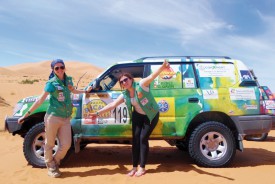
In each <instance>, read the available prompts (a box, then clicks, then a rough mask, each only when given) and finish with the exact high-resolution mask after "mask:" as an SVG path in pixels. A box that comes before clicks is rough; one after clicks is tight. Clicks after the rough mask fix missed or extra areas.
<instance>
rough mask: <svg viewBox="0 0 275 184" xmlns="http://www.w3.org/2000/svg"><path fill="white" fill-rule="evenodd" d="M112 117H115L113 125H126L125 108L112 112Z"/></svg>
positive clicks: (126, 115)
mask: <svg viewBox="0 0 275 184" xmlns="http://www.w3.org/2000/svg"><path fill="white" fill-rule="evenodd" d="M113 115H114V117H115V123H116V122H118V123H127V118H128V112H127V107H126V106H124V107H123V106H122V107H121V106H120V107H117V108H115V109H114V110H113Z"/></svg>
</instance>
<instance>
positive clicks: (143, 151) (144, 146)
mask: <svg viewBox="0 0 275 184" xmlns="http://www.w3.org/2000/svg"><path fill="white" fill-rule="evenodd" d="M166 68H170V65H169V63H168V62H167V61H165V62H164V63H163V64H162V66H161V67H160V68H158V69H157V70H156V71H155V72H153V73H152V74H151V75H149V76H148V77H146V78H144V79H142V80H140V82H139V83H136V82H135V81H134V79H133V77H132V76H131V75H130V74H128V73H125V74H122V75H121V76H120V77H119V82H120V85H121V87H122V88H123V89H125V91H123V93H122V94H121V95H120V96H119V97H118V98H117V99H116V100H115V101H113V102H112V103H110V104H108V105H106V106H105V107H104V108H102V109H100V110H99V111H97V112H96V113H92V114H91V115H92V116H95V115H97V116H100V115H101V114H103V113H105V112H107V111H110V110H113V109H114V108H115V107H117V106H118V105H119V104H121V103H123V102H125V104H126V106H127V108H128V111H129V113H130V116H131V119H132V136H133V137H132V140H133V143H132V159H133V168H132V169H131V171H130V172H129V173H128V176H142V175H144V174H145V165H146V162H147V156H148V152H149V136H150V134H151V133H152V131H153V129H154V128H155V126H156V124H157V122H158V119H159V108H158V104H157V103H156V101H155V99H154V97H153V95H152V93H151V92H150V90H149V85H150V83H151V82H152V81H153V80H154V79H155V78H156V77H157V76H158V75H159V74H160V73H161V72H162V71H163V70H164V69H166ZM132 107H134V108H132ZM132 109H134V110H133V111H132ZM139 162H140V168H139V169H138V168H137V167H138V163H139Z"/></svg>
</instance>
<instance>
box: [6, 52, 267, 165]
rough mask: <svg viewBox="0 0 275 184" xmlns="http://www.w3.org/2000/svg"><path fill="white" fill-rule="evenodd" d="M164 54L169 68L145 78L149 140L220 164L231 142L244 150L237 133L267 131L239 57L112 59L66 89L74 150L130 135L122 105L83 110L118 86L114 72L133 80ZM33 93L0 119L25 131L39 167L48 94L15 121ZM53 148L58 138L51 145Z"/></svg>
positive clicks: (28, 153) (112, 95) (232, 148)
mask: <svg viewBox="0 0 275 184" xmlns="http://www.w3.org/2000/svg"><path fill="white" fill-rule="evenodd" d="M164 60H168V61H169V63H170V69H168V70H165V71H163V72H162V73H161V74H160V75H159V76H158V77H157V78H156V79H155V80H154V82H152V83H151V85H150V89H151V91H152V93H153V95H154V97H155V99H156V101H157V102H158V104H159V111H160V119H159V122H158V124H157V126H156V128H155V129H154V131H153V133H152V135H151V137H150V139H157V140H166V141H167V142H168V143H169V144H170V145H174V146H176V147H177V148H179V149H181V150H186V151H188V153H189V155H190V156H191V158H193V159H194V161H195V162H196V163H197V164H198V165H201V166H205V167H223V166H226V165H228V164H229V163H230V162H231V161H232V159H233V158H234V155H235V152H236V149H238V150H243V144H242V140H243V138H244V136H246V135H250V134H263V133H268V132H269V131H270V129H271V117H270V116H268V115H264V114H262V113H261V109H260V108H261V104H260V96H261V95H260V93H261V92H260V89H259V88H258V87H257V84H256V82H255V80H254V78H253V77H252V75H251V73H250V71H249V70H248V68H247V67H246V66H245V65H244V64H243V63H242V62H241V61H239V60H234V59H231V58H229V57H209V56H208V57H194V56H177V57H147V58H141V59H137V60H134V61H127V62H119V63H116V64H114V65H113V66H111V67H109V68H108V69H107V70H106V71H104V72H103V73H102V74H100V75H99V76H98V77H97V78H96V79H95V80H94V81H92V82H91V83H90V84H89V85H93V86H94V89H97V90H94V91H91V93H90V94H83V95H82V94H79V95H72V103H73V104H72V105H73V113H72V119H71V126H72V135H73V143H72V145H73V147H74V149H75V151H76V152H78V151H79V150H80V148H81V147H84V146H85V145H86V144H88V143H109V142H115V141H116V142H119V143H125V142H129V141H131V137H132V135H131V119H130V116H129V112H128V110H127V108H126V105H125V104H121V105H119V106H118V107H116V108H115V109H114V110H112V111H111V112H108V113H105V114H104V115H103V116H102V117H91V116H89V114H90V113H92V112H96V111H97V110H98V109H101V108H102V107H104V106H105V105H106V104H108V103H110V102H112V101H113V100H114V99H116V98H117V97H118V96H119V95H120V94H121V93H122V90H121V88H120V86H119V84H118V76H119V75H120V74H121V73H124V72H128V73H131V74H132V75H133V76H134V78H135V80H136V81H139V80H140V79H141V78H144V77H146V76H148V75H150V74H151V73H152V72H153V71H154V70H156V69H157V68H158V67H159V66H160V65H161V64H162V63H163V61H164ZM36 100H37V96H32V97H27V98H24V99H22V100H20V101H19V102H18V104H17V106H16V108H15V111H14V112H15V113H14V114H13V116H12V117H7V118H6V120H5V125H6V129H7V130H8V131H9V132H10V133H12V134H13V135H15V134H19V135H21V136H22V137H24V143H23V144H24V145H23V151H24V155H25V158H26V160H27V161H28V162H29V164H31V165H33V166H35V167H45V163H44V158H43V154H44V153H43V149H44V147H43V145H44V144H43V143H44V123H43V117H44V115H45V111H46V107H47V106H48V101H45V103H44V104H43V105H41V106H40V107H39V108H38V109H36V111H34V112H33V113H32V114H31V115H30V116H29V117H28V119H27V120H26V121H25V122H24V123H23V124H22V125H18V124H17V119H18V118H19V117H21V116H22V115H23V114H24V113H26V112H27V111H28V109H29V107H30V106H31V105H32V103H33V102H34V101H36ZM57 147H58V139H57V141H56V148H54V150H56V149H57ZM53 154H55V151H53Z"/></svg>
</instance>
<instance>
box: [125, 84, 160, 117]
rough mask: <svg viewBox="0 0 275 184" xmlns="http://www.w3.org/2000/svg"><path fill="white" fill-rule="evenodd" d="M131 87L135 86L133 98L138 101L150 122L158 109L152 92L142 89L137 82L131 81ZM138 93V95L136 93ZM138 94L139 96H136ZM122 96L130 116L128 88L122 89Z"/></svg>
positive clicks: (130, 107)
mask: <svg viewBox="0 0 275 184" xmlns="http://www.w3.org/2000/svg"><path fill="white" fill-rule="evenodd" d="M133 88H135V89H136V90H135V99H136V101H137V102H138V103H139V105H140V107H141V109H142V110H143V111H144V112H145V114H146V115H147V117H148V118H149V120H150V122H151V121H152V120H153V119H154V117H155V116H156V114H157V113H158V111H159V106H158V104H157V102H156V101H155V99H154V97H153V95H152V93H151V92H150V91H149V92H147V91H144V90H143V89H142V88H141V87H140V86H139V84H138V83H136V82H134V83H133ZM138 94H139V95H138ZM138 96H139V97H138ZM123 97H124V99H125V103H126V106H127V108H128V111H129V113H130V117H131V118H132V104H131V97H130V93H129V91H128V90H125V91H123Z"/></svg>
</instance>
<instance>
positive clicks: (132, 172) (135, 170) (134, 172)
mask: <svg viewBox="0 0 275 184" xmlns="http://www.w3.org/2000/svg"><path fill="white" fill-rule="evenodd" d="M136 172H137V169H132V170H131V171H130V172H128V174H127V176H134V175H135V174H136Z"/></svg>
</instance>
